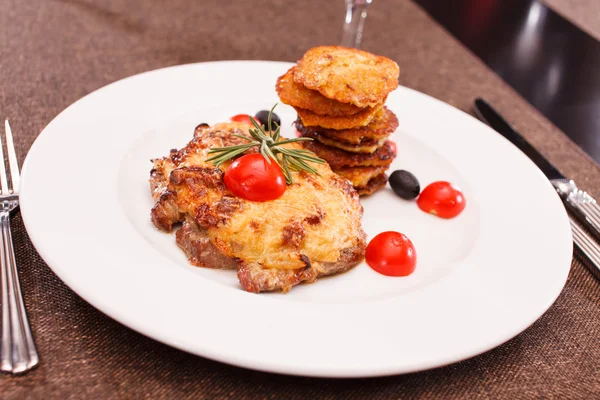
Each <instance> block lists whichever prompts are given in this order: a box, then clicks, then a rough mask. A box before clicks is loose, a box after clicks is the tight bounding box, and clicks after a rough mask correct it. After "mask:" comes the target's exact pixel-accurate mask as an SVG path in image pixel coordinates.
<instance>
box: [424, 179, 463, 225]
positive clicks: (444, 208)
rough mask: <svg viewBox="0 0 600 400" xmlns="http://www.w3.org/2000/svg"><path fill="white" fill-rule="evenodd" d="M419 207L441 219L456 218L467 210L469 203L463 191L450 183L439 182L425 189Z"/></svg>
mask: <svg viewBox="0 0 600 400" xmlns="http://www.w3.org/2000/svg"><path fill="white" fill-rule="evenodd" d="M417 205H418V206H419V208H420V209H421V210H423V211H425V212H426V213H430V214H433V215H437V216H438V217H440V218H454V217H456V216H457V215H458V214H460V213H461V212H462V210H464V209H465V206H466V205H467V201H466V200H465V196H464V195H463V194H462V193H461V191H460V190H458V189H457V188H455V187H454V186H452V184H451V183H450V182H445V181H438V182H433V183H431V184H429V185H428V186H427V187H426V188H425V189H423V191H422V192H421V194H420V195H419V198H418V199H417Z"/></svg>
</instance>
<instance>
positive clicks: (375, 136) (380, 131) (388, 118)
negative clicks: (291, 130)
mask: <svg viewBox="0 0 600 400" xmlns="http://www.w3.org/2000/svg"><path fill="white" fill-rule="evenodd" d="M294 126H295V127H296V129H297V130H298V131H299V132H300V133H302V134H304V135H306V136H310V134H312V133H316V134H319V135H322V136H326V137H328V138H329V139H332V140H336V141H338V142H340V143H344V144H345V145H356V146H360V145H365V144H371V143H377V142H379V141H380V140H381V139H385V138H387V137H388V136H389V135H390V134H392V133H393V132H394V131H395V130H396V129H397V128H398V118H397V117H396V115H395V114H394V113H393V112H392V111H391V110H389V109H388V108H387V107H385V106H384V107H383V112H382V113H381V114H378V115H376V116H375V118H373V120H372V121H371V123H370V124H369V125H367V126H363V127H360V128H353V129H342V130H335V129H326V128H322V127H319V126H310V127H307V126H304V125H303V124H302V120H300V119H297V120H296V122H294Z"/></svg>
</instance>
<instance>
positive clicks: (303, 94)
mask: <svg viewBox="0 0 600 400" xmlns="http://www.w3.org/2000/svg"><path fill="white" fill-rule="evenodd" d="M294 68H295V67H292V68H291V69H290V70H289V71H288V72H286V73H285V74H284V75H282V76H280V77H279V78H278V79H277V85H275V89H277V94H278V95H279V98H280V99H281V101H282V102H284V103H285V104H289V105H290V106H294V107H300V108H303V109H305V110H309V111H312V112H314V113H315V114H320V115H331V116H334V117H341V116H348V115H354V114H356V113H359V112H361V111H363V109H362V108H360V107H357V106H355V105H352V104H346V103H340V102H339V101H335V100H331V99H328V98H327V97H325V96H323V95H322V94H321V93H319V92H318V91H316V90H310V89H307V88H306V87H304V86H303V85H300V84H299V83H296V82H294Z"/></svg>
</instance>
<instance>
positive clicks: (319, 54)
mask: <svg viewBox="0 0 600 400" xmlns="http://www.w3.org/2000/svg"><path fill="white" fill-rule="evenodd" d="M399 74H400V68H399V67H398V64H396V63H395V62H394V61H392V60H390V59H389V58H387V57H383V56H378V55H375V54H371V53H368V52H366V51H362V50H357V49H350V48H346V47H341V46H320V47H314V48H312V49H310V50H308V51H307V52H306V53H305V54H304V56H303V57H302V59H301V60H300V61H298V65H297V66H296V68H295V70H294V81H295V82H296V83H299V84H301V85H304V86H305V87H307V88H308V89H312V90H318V91H319V92H320V93H321V94H322V95H323V96H325V97H327V98H329V99H334V100H336V101H339V102H341V103H350V104H354V105H356V106H358V107H366V106H372V107H373V106H375V105H376V104H378V103H381V102H383V100H384V99H385V98H386V97H387V95H388V94H389V93H390V92H391V91H392V90H394V89H396V88H397V87H398V76H399Z"/></svg>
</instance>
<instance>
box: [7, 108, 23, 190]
mask: <svg viewBox="0 0 600 400" xmlns="http://www.w3.org/2000/svg"><path fill="white" fill-rule="evenodd" d="M4 127H5V128H6V148H7V149H8V165H9V166H10V177H11V180H12V190H13V193H15V194H17V193H19V163H18V161H17V153H16V152H15V143H14V142H13V135H12V130H11V129H10V125H9V124H8V120H7V119H6V120H4Z"/></svg>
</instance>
